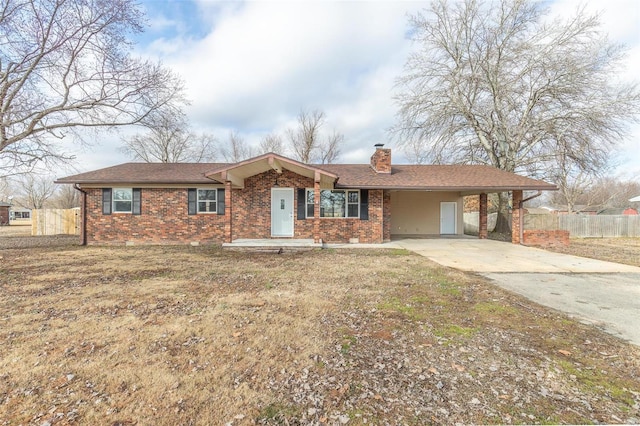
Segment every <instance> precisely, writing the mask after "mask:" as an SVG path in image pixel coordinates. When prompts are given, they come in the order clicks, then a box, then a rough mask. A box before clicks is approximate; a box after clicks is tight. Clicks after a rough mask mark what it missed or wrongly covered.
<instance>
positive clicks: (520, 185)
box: [56, 163, 557, 192]
mask: <svg viewBox="0 0 640 426" xmlns="http://www.w3.org/2000/svg"><path fill="white" fill-rule="evenodd" d="M228 165H229V164H228V163H125V164H120V165H117V166H113V167H107V168H104V169H99V170H95V171H92V172H87V173H81V174H78V175H74V176H69V177H65V178H61V179H58V180H57V181H56V182H57V183H78V184H118V183H131V184H135V183H139V184H182V183H184V184H198V183H217V181H215V180H212V179H209V178H207V177H205V173H207V172H210V171H211V170H215V169H219V168H221V167H225V166H228ZM313 167H317V168H319V169H322V170H325V171H327V172H329V173H332V174H335V175H337V176H338V182H337V183H336V185H335V186H336V188H371V189H373V188H381V189H420V190H433V191H467V192H469V191H506V190H514V189H522V190H538V189H540V190H555V189H557V188H556V187H555V186H554V185H552V184H549V183H546V182H543V181H540V180H536V179H531V178H527V177H524V176H520V175H516V174H513V173H508V172H504V171H501V170H498V169H496V168H493V167H489V166H479V165H397V166H392V169H391V174H383V173H376V172H375V171H374V170H373V169H372V168H371V166H369V165H368V164H323V165H314V166H313Z"/></svg>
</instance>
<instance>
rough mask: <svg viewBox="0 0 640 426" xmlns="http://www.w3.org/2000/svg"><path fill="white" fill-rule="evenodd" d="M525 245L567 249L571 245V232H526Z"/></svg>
mask: <svg viewBox="0 0 640 426" xmlns="http://www.w3.org/2000/svg"><path fill="white" fill-rule="evenodd" d="M523 239H524V241H523V244H524V245H525V246H535V247H543V248H544V247H567V246H568V245H569V231H561V230H556V231H543V230H525V231H524V233H523Z"/></svg>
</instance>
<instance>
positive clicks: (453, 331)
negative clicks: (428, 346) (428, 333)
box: [433, 324, 478, 338]
mask: <svg viewBox="0 0 640 426" xmlns="http://www.w3.org/2000/svg"><path fill="white" fill-rule="evenodd" d="M477 331H478V329H477V328H472V327H462V326H459V325H456V324H451V325H448V326H446V327H442V328H438V329H435V330H434V331H433V334H435V335H436V336H438V337H446V338H452V337H461V338H469V337H471V336H472V335H473V334H475V333H476V332H477Z"/></svg>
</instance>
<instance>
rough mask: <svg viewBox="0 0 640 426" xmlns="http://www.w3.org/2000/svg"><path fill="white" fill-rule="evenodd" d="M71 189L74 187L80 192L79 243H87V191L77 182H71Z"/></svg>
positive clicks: (82, 244)
mask: <svg viewBox="0 0 640 426" xmlns="http://www.w3.org/2000/svg"><path fill="white" fill-rule="evenodd" d="M73 189H76V190H78V191H80V192H81V193H82V208H81V210H80V212H81V214H82V219H81V222H80V245H81V246H86V245H87V191H85V190H83V189H82V188H80V186H79V185H78V184H77V183H74V184H73Z"/></svg>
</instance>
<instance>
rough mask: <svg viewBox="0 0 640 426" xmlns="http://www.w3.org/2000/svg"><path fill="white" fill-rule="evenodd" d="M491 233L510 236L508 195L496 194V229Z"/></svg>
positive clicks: (506, 193) (505, 193) (503, 193)
mask: <svg viewBox="0 0 640 426" xmlns="http://www.w3.org/2000/svg"><path fill="white" fill-rule="evenodd" d="M493 232H497V233H499V234H511V226H509V193H508V192H500V193H498V217H497V218H496V228H495V229H494V231H493Z"/></svg>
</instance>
